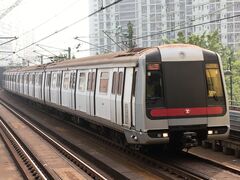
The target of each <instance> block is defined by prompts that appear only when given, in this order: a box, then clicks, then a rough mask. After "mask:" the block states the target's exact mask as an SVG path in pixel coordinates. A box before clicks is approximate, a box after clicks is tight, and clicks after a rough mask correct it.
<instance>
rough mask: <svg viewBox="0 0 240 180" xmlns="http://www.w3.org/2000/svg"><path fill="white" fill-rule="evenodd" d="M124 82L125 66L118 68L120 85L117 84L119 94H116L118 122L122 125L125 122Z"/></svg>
mask: <svg viewBox="0 0 240 180" xmlns="http://www.w3.org/2000/svg"><path fill="white" fill-rule="evenodd" d="M123 83H124V68H119V69H118V86H117V96H116V110H117V113H116V115H117V124H120V125H122V122H123V119H122V118H123V117H122V114H123V110H122V107H123V106H122V105H123V87H124V86H123V85H124V84H123Z"/></svg>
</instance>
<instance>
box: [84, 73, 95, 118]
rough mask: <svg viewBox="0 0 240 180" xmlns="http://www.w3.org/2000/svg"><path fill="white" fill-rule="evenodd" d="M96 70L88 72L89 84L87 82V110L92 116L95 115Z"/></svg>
mask: <svg viewBox="0 0 240 180" xmlns="http://www.w3.org/2000/svg"><path fill="white" fill-rule="evenodd" d="M96 76H97V71H96V69H91V70H89V72H88V82H87V100H86V105H87V107H86V110H87V113H88V114H89V115H91V116H94V115H95V86H96Z"/></svg>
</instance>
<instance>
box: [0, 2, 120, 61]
mask: <svg viewBox="0 0 240 180" xmlns="http://www.w3.org/2000/svg"><path fill="white" fill-rule="evenodd" d="M121 1H123V0H116V1H114V2H112V3H110V4H108V5H106V6H104V7H101V8H100V9H98V10H97V11H94V12H93V13H91V14H89V15H88V16H86V17H83V18H81V19H79V20H77V21H75V22H73V23H71V24H69V25H67V26H65V27H63V28H61V29H59V30H57V31H55V32H53V33H51V34H49V35H47V36H45V37H43V38H41V39H39V40H37V41H35V42H33V43H31V44H29V45H27V46H25V47H23V48H21V49H19V50H17V51H16V53H18V52H21V51H23V50H24V49H27V48H29V47H31V46H33V45H35V44H38V43H39V42H41V41H43V40H46V39H48V38H50V37H51V36H54V35H56V34H58V33H60V32H62V31H64V30H66V29H68V28H70V27H72V26H74V25H75V24H77V23H79V22H81V21H83V20H85V19H87V18H89V17H91V16H93V15H95V14H97V13H99V12H101V11H103V10H105V9H107V8H109V7H111V6H113V5H116V4H118V3H120V2H121ZM8 57H9V56H7V57H4V58H8ZM4 58H1V59H0V60H2V59H4Z"/></svg>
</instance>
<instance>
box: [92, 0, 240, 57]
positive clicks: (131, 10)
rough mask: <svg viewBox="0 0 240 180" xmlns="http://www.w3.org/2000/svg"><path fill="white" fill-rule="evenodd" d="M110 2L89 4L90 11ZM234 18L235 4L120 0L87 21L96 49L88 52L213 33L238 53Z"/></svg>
mask: <svg viewBox="0 0 240 180" xmlns="http://www.w3.org/2000/svg"><path fill="white" fill-rule="evenodd" d="M113 2H115V0H90V1H89V7H90V8H89V9H90V10H91V12H92V11H96V10H98V9H100V8H101V7H104V6H106V5H109V4H111V3H113ZM234 15H240V2H239V1H238V0H203V1H199V0H123V1H121V2H120V3H118V4H116V5H114V6H112V7H110V8H107V9H106V10H103V11H101V12H100V13H97V14H95V15H94V16H92V17H91V18H90V23H89V24H90V36H89V38H90V43H91V44H94V45H95V46H91V50H90V52H91V54H99V53H100V54H101V53H104V52H108V51H118V50H120V49H126V48H127V47H129V46H131V47H132V46H134V45H135V46H137V47H147V46H156V45H159V44H162V42H163V38H167V39H175V38H176V37H177V34H178V32H179V31H182V32H183V33H184V34H185V35H186V36H188V35H190V34H192V33H196V34H201V33H204V32H211V31H215V30H218V31H219V33H220V34H221V39H222V42H223V43H224V44H225V45H228V46H230V47H231V48H234V49H239V47H240V39H239V38H240V37H239V35H240V32H239V30H240V17H235V18H230V17H231V16H234ZM224 18H225V19H224ZM208 22H211V23H208ZM186 27H188V28H186ZM131 30H133V34H132V33H131Z"/></svg>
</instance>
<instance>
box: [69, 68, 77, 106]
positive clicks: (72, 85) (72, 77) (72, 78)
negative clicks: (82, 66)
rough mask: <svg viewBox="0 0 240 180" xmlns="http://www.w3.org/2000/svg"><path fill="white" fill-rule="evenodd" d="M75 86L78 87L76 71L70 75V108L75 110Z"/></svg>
mask: <svg viewBox="0 0 240 180" xmlns="http://www.w3.org/2000/svg"><path fill="white" fill-rule="evenodd" d="M75 86H76V70H74V71H72V72H71V74H70V102H69V105H70V108H71V109H75Z"/></svg>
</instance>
